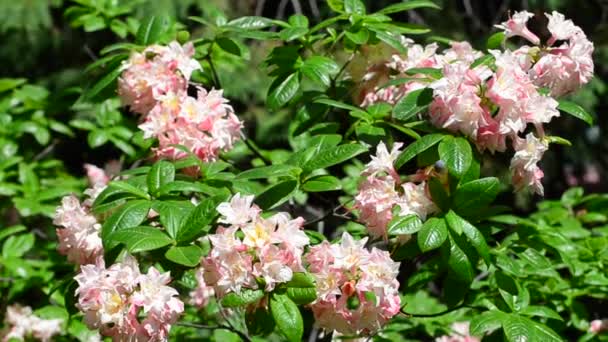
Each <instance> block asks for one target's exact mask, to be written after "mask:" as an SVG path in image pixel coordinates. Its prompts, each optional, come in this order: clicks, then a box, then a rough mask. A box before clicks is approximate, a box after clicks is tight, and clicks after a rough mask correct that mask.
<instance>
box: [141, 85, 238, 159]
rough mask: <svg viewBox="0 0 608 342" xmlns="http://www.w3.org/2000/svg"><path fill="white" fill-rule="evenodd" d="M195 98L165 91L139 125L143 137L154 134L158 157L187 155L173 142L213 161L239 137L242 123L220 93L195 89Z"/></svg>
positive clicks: (171, 157) (172, 157)
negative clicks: (157, 143)
mask: <svg viewBox="0 0 608 342" xmlns="http://www.w3.org/2000/svg"><path fill="white" fill-rule="evenodd" d="M198 90H199V91H198V97H197V98H194V97H191V96H187V95H186V93H185V92H168V93H167V94H165V95H162V96H159V97H158V102H157V104H156V105H155V106H154V108H152V110H151V111H150V112H149V114H148V115H147V116H146V119H145V121H144V122H143V123H142V124H141V125H139V128H140V129H141V130H143V131H144V136H145V137H147V138H148V137H156V138H158V141H159V147H158V148H157V149H156V150H155V151H156V155H157V156H158V157H161V158H169V159H180V158H183V157H186V156H187V155H188V154H187V153H186V152H184V151H182V150H180V149H178V148H176V147H174V146H173V145H183V146H184V147H185V148H187V149H188V150H189V151H191V152H192V153H194V154H195V155H197V156H198V157H199V158H200V159H201V160H204V161H213V160H215V159H216V158H217V156H218V154H219V152H220V151H228V150H230V149H231V148H232V146H233V145H234V143H235V141H237V140H238V139H240V135H241V128H242V123H241V122H240V121H239V119H238V118H237V116H236V115H235V114H234V111H233V109H232V107H231V106H230V105H228V104H227V100H226V99H224V98H223V97H222V92H221V91H218V90H211V91H210V92H207V91H206V90H205V89H203V88H199V89H198Z"/></svg>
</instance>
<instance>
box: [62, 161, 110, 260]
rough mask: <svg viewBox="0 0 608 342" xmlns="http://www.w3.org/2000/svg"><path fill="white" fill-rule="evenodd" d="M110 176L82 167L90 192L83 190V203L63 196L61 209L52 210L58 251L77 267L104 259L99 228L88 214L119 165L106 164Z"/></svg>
mask: <svg viewBox="0 0 608 342" xmlns="http://www.w3.org/2000/svg"><path fill="white" fill-rule="evenodd" d="M108 165H109V168H108V170H109V172H108V173H106V171H104V170H103V169H101V168H99V167H97V166H95V165H92V164H85V165H84V168H85V170H86V172H87V178H88V180H89V186H90V188H88V189H86V190H85V194H86V195H87V196H88V198H87V199H86V200H84V201H83V202H82V203H80V201H79V200H78V198H77V197H76V196H74V195H68V196H65V197H64V198H63V199H62V200H61V205H60V206H59V207H57V209H56V210H55V215H54V217H53V224H54V225H56V226H58V227H62V228H57V230H56V232H57V238H58V240H59V245H58V246H57V250H58V251H59V253H61V254H62V255H66V256H67V257H68V261H69V262H71V263H74V264H76V265H84V264H90V263H94V262H95V260H97V258H98V257H100V256H103V244H102V241H101V237H100V235H99V232H100V230H101V224H100V223H99V222H97V218H96V217H95V216H94V215H93V214H92V213H91V207H92V206H93V202H94V201H95V198H97V196H98V195H99V194H100V193H101V192H102V191H103V190H104V189H105V188H106V186H107V184H108V182H109V181H110V177H111V175H112V174H115V173H117V172H118V170H119V169H120V165H118V166H117V165H116V163H113V162H112V163H109V164H108Z"/></svg>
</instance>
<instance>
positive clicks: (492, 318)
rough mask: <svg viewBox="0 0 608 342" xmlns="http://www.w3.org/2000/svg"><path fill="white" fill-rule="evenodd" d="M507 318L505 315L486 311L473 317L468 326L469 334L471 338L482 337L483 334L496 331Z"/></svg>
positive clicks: (494, 311) (496, 311)
mask: <svg viewBox="0 0 608 342" xmlns="http://www.w3.org/2000/svg"><path fill="white" fill-rule="evenodd" d="M506 318H507V314H506V313H504V312H502V311H498V310H492V311H486V312H482V313H481V314H479V315H475V316H473V319H472V320H471V324H470V325H469V333H470V334H471V335H473V336H483V335H484V334H485V333H487V332H490V331H493V330H496V329H498V328H500V327H501V326H502V322H503V321H504V320H505V319H506Z"/></svg>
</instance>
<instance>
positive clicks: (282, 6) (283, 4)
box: [275, 0, 289, 20]
mask: <svg viewBox="0 0 608 342" xmlns="http://www.w3.org/2000/svg"><path fill="white" fill-rule="evenodd" d="M287 1H289V0H281V2H280V3H279V8H278V9H277V15H275V17H276V18H277V19H279V20H283V17H284V16H285V7H287Z"/></svg>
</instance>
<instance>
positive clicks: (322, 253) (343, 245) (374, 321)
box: [305, 233, 401, 335]
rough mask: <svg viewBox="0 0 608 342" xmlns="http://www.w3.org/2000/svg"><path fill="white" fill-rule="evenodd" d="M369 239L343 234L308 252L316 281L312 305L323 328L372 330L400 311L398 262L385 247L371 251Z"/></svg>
mask: <svg viewBox="0 0 608 342" xmlns="http://www.w3.org/2000/svg"><path fill="white" fill-rule="evenodd" d="M366 242H367V238H364V239H362V240H359V241H356V240H354V239H353V237H352V236H350V235H349V234H348V233H344V234H343V235H342V240H341V242H340V243H339V244H330V243H329V242H327V241H323V242H322V243H321V244H319V245H316V246H313V247H311V248H310V251H309V252H308V253H307V254H306V256H305V259H306V262H307V264H308V270H309V272H310V273H311V274H312V275H313V276H314V278H315V280H316V283H317V295H318V297H317V299H316V300H315V301H314V302H313V303H312V304H311V308H312V311H313V314H314V317H315V321H316V324H318V325H319V326H320V327H321V328H323V329H327V330H330V331H331V330H335V331H337V332H339V333H342V334H364V335H369V334H372V333H374V332H375V331H377V330H378V329H380V328H381V327H382V326H383V325H384V324H385V323H386V322H387V321H388V320H390V319H391V317H393V316H394V315H396V314H397V313H398V312H399V310H400V304H401V300H400V298H399V293H398V288H399V282H398V281H397V279H396V277H397V274H398V272H399V263H398V262H394V261H393V260H392V259H391V258H390V255H389V253H388V252H386V251H381V250H379V249H377V248H373V249H372V250H371V251H369V250H367V249H366V248H365V247H364V246H365V243H366Z"/></svg>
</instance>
